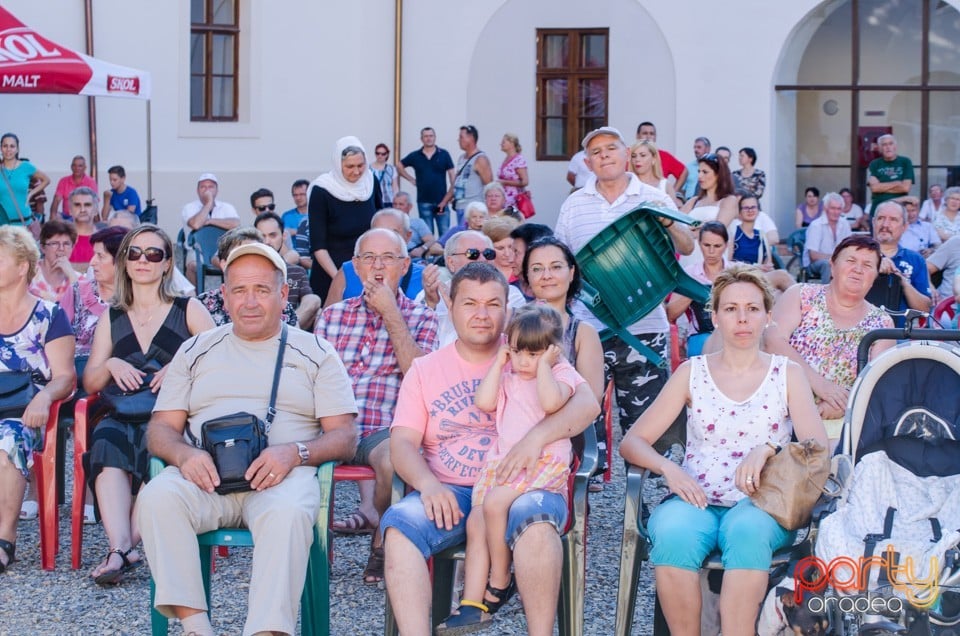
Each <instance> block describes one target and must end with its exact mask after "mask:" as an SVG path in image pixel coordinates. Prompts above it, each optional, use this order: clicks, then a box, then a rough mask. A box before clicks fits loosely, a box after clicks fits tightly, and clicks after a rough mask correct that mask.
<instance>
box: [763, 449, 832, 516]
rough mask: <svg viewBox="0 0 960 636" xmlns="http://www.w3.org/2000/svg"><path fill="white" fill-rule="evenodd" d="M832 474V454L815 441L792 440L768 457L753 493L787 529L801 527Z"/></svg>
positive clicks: (764, 509)
mask: <svg viewBox="0 0 960 636" xmlns="http://www.w3.org/2000/svg"><path fill="white" fill-rule="evenodd" d="M829 475H830V456H829V452H828V451H827V449H826V447H824V446H821V445H820V444H819V443H818V442H817V441H816V440H813V439H808V440H804V441H802V442H792V443H790V444H787V445H786V446H784V447H783V449H782V450H781V451H780V452H779V453H777V454H776V455H774V456H773V457H771V458H770V459H768V460H767V464H766V465H765V466H764V467H763V471H761V473H760V485H759V487H758V488H757V491H756V492H755V493H754V494H753V495H751V496H750V498H751V499H752V500H753V503H754V505H755V506H756V507H757V508H760V509H761V510H763V511H764V512H766V513H767V514H769V515H770V516H771V517H773V518H774V519H775V520H776V521H777V523H779V524H780V525H781V526H783V527H784V528H786V529H787V530H796V529H798V528H802V527H803V526H805V525H806V524H807V522H808V521H809V520H810V512H811V511H812V510H813V506H814V504H816V503H817V499H819V498H820V493H821V492H823V487H824V485H825V484H826V483H827V477H828V476H829Z"/></svg>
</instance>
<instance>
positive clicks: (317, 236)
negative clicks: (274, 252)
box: [308, 137, 383, 298]
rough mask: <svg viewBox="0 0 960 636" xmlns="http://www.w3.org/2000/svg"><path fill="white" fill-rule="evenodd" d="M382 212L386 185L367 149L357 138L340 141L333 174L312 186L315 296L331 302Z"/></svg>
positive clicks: (311, 272) (334, 155) (312, 242)
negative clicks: (334, 285)
mask: <svg viewBox="0 0 960 636" xmlns="http://www.w3.org/2000/svg"><path fill="white" fill-rule="evenodd" d="M381 207H383V199H382V195H381V192H380V185H379V184H378V183H377V181H376V179H375V178H374V176H373V173H372V172H371V171H370V168H369V167H368V166H367V153H366V151H365V150H364V149H363V144H361V143H360V140H359V139H357V138H356V137H342V138H341V139H338V140H337V144H336V148H335V149H334V152H333V169H332V170H330V172H327V173H326V174H322V175H320V176H319V177H318V178H317V180H316V181H314V182H313V183H312V184H311V185H310V202H309V204H308V215H309V220H310V250H311V252H312V253H313V266H312V267H311V269H310V287H312V288H313V292H314V293H315V294H317V295H319V296H320V297H321V298H326V297H327V291H328V290H329V289H330V282H331V281H332V280H333V277H334V276H336V275H337V270H338V269H340V266H341V265H342V264H343V263H344V261H348V260H350V258H352V257H353V247H354V244H355V243H356V241H357V239H358V238H360V235H361V234H363V233H364V232H366V231H367V230H369V229H370V220H371V219H372V218H373V215H374V214H375V213H376V211H377V210H379V209H380V208H381Z"/></svg>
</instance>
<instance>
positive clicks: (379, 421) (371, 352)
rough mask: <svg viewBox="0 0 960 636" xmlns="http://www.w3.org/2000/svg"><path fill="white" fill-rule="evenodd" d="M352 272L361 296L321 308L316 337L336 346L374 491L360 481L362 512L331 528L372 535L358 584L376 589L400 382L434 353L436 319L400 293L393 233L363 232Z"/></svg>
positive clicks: (400, 264) (400, 254) (400, 248)
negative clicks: (417, 360)
mask: <svg viewBox="0 0 960 636" xmlns="http://www.w3.org/2000/svg"><path fill="white" fill-rule="evenodd" d="M353 266H354V268H355V270H356V272H357V275H358V276H359V278H360V280H362V281H363V294H361V295H360V296H356V297H353V298H348V299H346V300H344V301H343V302H339V303H337V304H335V305H331V306H329V307H327V308H326V309H324V310H323V312H322V313H321V315H320V317H319V318H318V319H317V325H316V328H315V333H316V334H317V335H318V336H320V337H322V338H324V339H326V340H327V341H329V342H330V343H331V344H332V345H333V346H334V347H335V348H336V350H337V352H338V353H339V354H340V359H341V360H343V364H344V366H345V367H346V369H347V373H348V374H349V376H350V379H351V380H352V383H353V392H354V395H355V397H356V400H357V407H358V409H359V411H360V413H359V416H358V417H357V423H358V425H359V427H360V444H359V445H358V446H357V454H356V456H354V458H353V462H352V463H354V464H364V465H368V466H371V467H372V468H373V470H374V472H375V473H376V475H377V478H376V481H375V483H374V484H373V487H372V489H371V488H370V487H369V486H368V484H369V482H366V481H361V482H360V495H361V496H360V506H359V507H358V509H357V510H356V511H355V512H354V513H352V514H351V515H350V516H349V517H347V518H346V519H344V520H341V521H337V522H334V524H333V528H334V531H336V532H343V533H348V534H360V533H370V532H372V533H373V540H372V542H371V549H370V558H369V559H368V561H367V567H366V569H365V570H364V572H363V579H364V582H365V583H369V584H375V583H377V582H379V581H381V580H383V537H382V536H380V533H379V532H378V531H377V526H378V525H379V523H380V515H382V514H383V513H384V511H386V509H387V508H388V507H389V505H390V486H391V481H392V479H393V464H392V463H391V462H390V444H389V443H388V442H389V440H390V422H391V421H392V420H393V409H394V406H395V405H396V401H397V394H398V392H399V390H400V381H401V380H402V379H403V374H404V373H406V372H407V369H409V368H410V365H411V363H412V362H413V360H414V358H417V357H419V356H422V355H425V354H427V353H430V352H431V351H433V350H435V349H436V348H437V344H438V339H437V319H436V317H435V316H434V313H433V310H431V309H430V308H429V307H427V306H426V305H423V304H420V303H416V302H414V301H412V300H410V299H409V298H407V297H406V296H405V295H404V294H403V293H401V292H400V291H399V286H400V280H401V279H402V278H403V275H404V274H405V273H406V272H407V268H409V267H410V258H409V256H408V254H407V246H406V243H405V242H404V240H403V239H402V238H401V237H400V236H399V235H398V234H397V233H396V232H393V231H391V230H386V229H373V230H369V231H367V232H366V233H364V234H363V235H362V236H361V237H360V239H359V240H358V241H357V245H356V249H354V256H353Z"/></svg>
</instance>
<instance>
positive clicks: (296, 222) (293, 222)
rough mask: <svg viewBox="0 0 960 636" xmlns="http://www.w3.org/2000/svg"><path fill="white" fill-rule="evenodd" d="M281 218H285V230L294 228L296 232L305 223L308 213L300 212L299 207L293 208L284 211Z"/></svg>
mask: <svg viewBox="0 0 960 636" xmlns="http://www.w3.org/2000/svg"><path fill="white" fill-rule="evenodd" d="M280 218H281V220H283V229H284V230H293V231H294V232H297V231H298V229H297V228H299V227H300V224H301V223H303V222H304V220H306V218H307V214H306V213H303V214H300V213H299V212H297V208H293V209H292V210H287V211H286V212H284V213H283V216H281V217H280Z"/></svg>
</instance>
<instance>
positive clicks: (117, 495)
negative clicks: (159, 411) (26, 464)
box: [83, 225, 214, 585]
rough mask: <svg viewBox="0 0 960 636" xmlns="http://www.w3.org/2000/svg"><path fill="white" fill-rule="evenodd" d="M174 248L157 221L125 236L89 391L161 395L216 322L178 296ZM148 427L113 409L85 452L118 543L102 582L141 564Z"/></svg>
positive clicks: (86, 383)
mask: <svg viewBox="0 0 960 636" xmlns="http://www.w3.org/2000/svg"><path fill="white" fill-rule="evenodd" d="M172 255H173V244H172V243H171V241H170V237H169V236H167V234H166V233H165V232H164V231H163V230H161V229H160V228H158V227H157V226H155V225H141V226H140V227H139V228H137V229H135V230H133V231H131V232H128V233H127V234H126V236H124V238H123V241H122V242H121V243H120V248H119V251H118V254H117V260H116V283H115V286H114V294H113V298H112V300H111V306H110V310H109V314H108V317H107V319H105V320H100V322H99V323H98V325H97V329H96V331H95V332H94V335H93V346H92V347H91V350H90V359H89V361H88V362H87V366H86V369H84V372H83V387H84V389H86V391H87V392H88V393H90V394H93V393H96V392H97V391H101V390H103V389H105V388H107V386H108V385H110V384H113V385H116V388H118V389H119V390H121V391H123V392H135V391H137V390H138V389H141V388H144V387H149V390H150V392H151V393H152V394H153V395H154V396H156V393H157V392H158V391H159V390H160V385H161V384H162V383H163V378H164V376H165V374H166V370H167V365H168V364H169V363H170V360H172V359H173V355H174V354H175V353H176V352H177V349H179V348H180V345H181V344H183V342H184V341H185V340H187V338H189V337H190V336H193V335H195V334H197V333H200V332H201V331H206V330H207V329H212V328H213V326H214V324H213V320H212V319H211V318H210V314H209V313H207V310H206V309H204V307H203V305H201V304H200V302H199V301H198V300H196V299H195V298H185V297H177V296H174V293H173V287H172V272H173V259H172ZM120 399H123V398H120ZM146 429H147V426H146V423H145V422H124V421H120V420H119V419H118V418H116V417H115V416H107V417H105V418H104V419H103V420H101V421H100V423H99V424H97V427H96V428H95V429H94V431H93V435H92V436H91V441H90V451H89V452H88V453H86V454H85V455H84V457H83V463H84V468H85V470H86V476H87V485H88V486H89V487H90V489H91V491H92V492H93V493H94V495H95V506H96V509H97V513H98V515H99V517H100V519H101V521H102V522H103V529H104V532H106V534H107V538H108V539H109V545H110V551H109V552H108V553H107V556H106V557H104V559H103V561H102V562H101V563H100V564H99V565H97V567H95V568H94V569H93V571H92V572H91V573H90V575H91V576H92V577H93V580H94V581H95V582H96V583H98V584H100V585H108V584H116V583H119V582H120V581H121V579H122V578H123V576H124V575H125V574H126V573H127V572H129V571H130V570H132V569H134V568H136V567H138V566H139V565H140V564H141V559H142V557H141V555H140V553H139V552H138V551H137V550H136V549H135V548H136V545H137V544H138V543H139V542H140V532H139V529H138V528H137V527H136V524H135V523H134V522H133V518H132V512H133V503H134V499H135V497H136V496H137V493H138V492H139V491H140V488H141V487H142V486H143V485H144V483H146V481H147V479H148V477H149V473H148V470H147V460H148V453H147V439H146Z"/></svg>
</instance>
